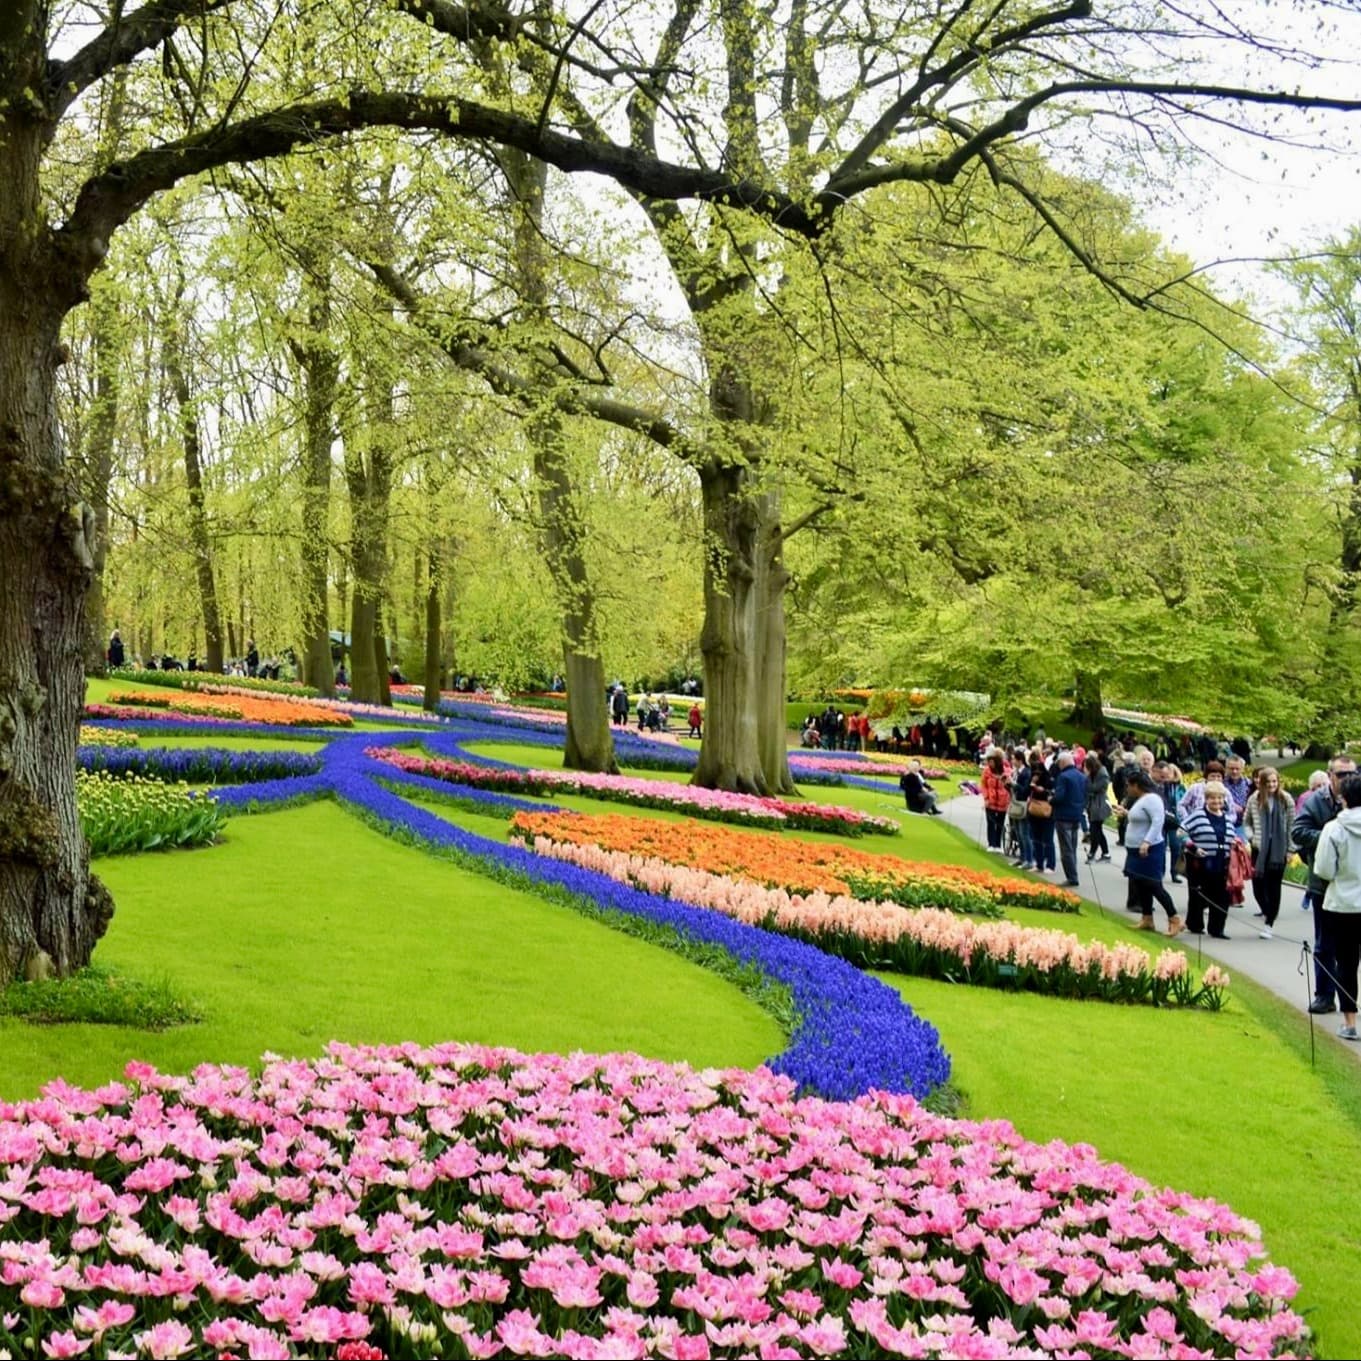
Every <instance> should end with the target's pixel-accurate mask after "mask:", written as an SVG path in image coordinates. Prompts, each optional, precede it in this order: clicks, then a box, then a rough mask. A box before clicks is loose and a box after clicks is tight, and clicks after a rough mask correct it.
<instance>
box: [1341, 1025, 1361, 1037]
mask: <svg viewBox="0 0 1361 1361" xmlns="http://www.w3.org/2000/svg"><path fill="white" fill-rule="evenodd" d="M1337 1035H1338V1038H1339V1039H1341V1040H1355V1039H1361V1035H1357V1033H1356V1027H1355V1026H1354V1025H1340V1026H1338V1028H1337Z"/></svg>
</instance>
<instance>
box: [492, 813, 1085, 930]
mask: <svg viewBox="0 0 1361 1361" xmlns="http://www.w3.org/2000/svg"><path fill="white" fill-rule="evenodd" d="M511 833H512V835H514V836H516V837H519V838H522V839H523V840H525V841H528V842H531V843H532V842H533V840H534V839H535V838H536V837H545V838H547V839H548V840H550V841H554V842H567V843H570V844H573V845H579V846H587V845H589V846H598V847H600V848H601V849H602V850H606V851H619V852H622V853H623V854H625V855H637V856H642V857H645V858H654V859H659V860H665V861H667V862H668V863H669V864H672V865H682V866H685V867H686V868H688V869H699V870H705V871H707V872H708V873H711V874H724V875H728V876H729V877H731V878H735V879H746V880H748V881H750V882H752V883H757V884H762V885H765V886H766V887H769V888H782V889H785V890H787V891H788V892H790V893H815V892H819V891H820V892H823V893H831V894H844V895H848V896H850V897H854V898H861V899H874V900H888V901H891V902H895V903H898V904H900V905H901V906H903V907H943V908H949V909H950V910H951V911H953V912H965V913H968V914H970V915H972V916H976V917H1000V916H1001V915H1002V912H1003V909H1004V908H1006V907H1034V908H1046V909H1049V910H1051V911H1055V912H1076V911H1077V910H1078V899H1077V898H1076V897H1075V896H1074V895H1073V894H1071V893H1068V892H1066V891H1065V890H1063V889H1061V888H1057V887H1054V886H1052V885H1049V884H1034V883H1031V882H1030V881H1029V880H1026V879H1018V878H1009V877H1007V876H1004V875H1000V874H989V873H988V872H987V871H985V870H970V869H963V868H961V867H960V866H957V865H936V864H930V863H927V862H921V861H911V860H899V859H898V858H897V857H896V856H892V855H882V854H876V853H875V852H873V851H863V850H860V849H859V848H858V847H855V846H840V845H837V846H832V845H824V844H821V843H817V842H811V841H801V840H798V839H796V838H794V837H786V836H781V835H780V834H779V833H778V832H774V833H771V832H756V831H746V830H741V829H738V828H735V827H729V826H725V825H723V824H715V823H705V824H704V825H703V826H700V825H699V824H693V825H692V824H690V823H688V822H684V823H668V822H658V821H655V820H654V819H651V818H634V817H628V816H627V815H621V814H617V813H602V814H595V813H528V812H520V813H516V815H515V817H514V818H513V819H512V821H511Z"/></svg>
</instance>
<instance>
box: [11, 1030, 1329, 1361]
mask: <svg viewBox="0 0 1361 1361" xmlns="http://www.w3.org/2000/svg"><path fill="white" fill-rule="evenodd" d="M127 1074H128V1080H127V1081H125V1082H110V1083H108V1084H106V1085H105V1086H103V1087H101V1088H99V1089H98V1090H97V1091H81V1090H78V1089H76V1088H72V1087H67V1086H64V1085H58V1086H57V1087H56V1088H55V1089H54V1090H53V1091H51V1092H50V1093H49V1094H48V1095H46V1096H45V1097H44V1098H42V1099H40V1100H38V1101H34V1102H31V1103H26V1104H21V1105H8V1106H0V1157H3V1161H4V1163H5V1166H6V1180H5V1194H4V1199H3V1201H0V1205H3V1209H0V1215H3V1217H4V1219H5V1220H6V1221H8V1222H7V1223H6V1224H5V1230H4V1240H5V1242H4V1245H3V1247H0V1262H3V1267H0V1270H2V1271H3V1277H2V1279H3V1282H4V1289H5V1291H6V1293H7V1294H9V1295H10V1297H11V1298H12V1300H13V1304H12V1306H9V1305H7V1306H6V1308H5V1309H4V1310H3V1311H0V1350H3V1351H5V1352H6V1353H8V1354H10V1355H14V1356H30V1355H44V1356H57V1357H60V1356H75V1355H79V1354H81V1353H82V1352H85V1351H87V1350H91V1349H92V1351H91V1354H97V1355H101V1356H113V1355H134V1354H136V1355H142V1356H152V1357H177V1356H213V1355H232V1356H246V1355H249V1356H258V1357H274V1356H278V1357H283V1356H290V1355H302V1356H335V1357H358V1356H367V1357H374V1356H383V1355H387V1356H393V1357H398V1356H448V1357H453V1356H474V1357H479V1356H492V1355H505V1354H511V1355H520V1356H560V1357H568V1358H592V1357H642V1356H661V1357H670V1358H680V1357H707V1356H739V1355H750V1356H792V1357H799V1356H838V1355H850V1356H862V1357H863V1356H869V1355H876V1354H892V1355H903V1356H934V1355H942V1356H955V1357H964V1356H971V1357H972V1356H976V1357H1040V1356H1052V1355H1073V1356H1084V1355H1085V1356H1128V1357H1163V1356H1166V1357H1174V1356H1185V1357H1192V1356H1244V1357H1275V1356H1280V1355H1301V1354H1306V1353H1307V1349H1308V1346H1309V1341H1310V1334H1309V1329H1308V1327H1307V1325H1306V1323H1305V1321H1304V1319H1303V1318H1301V1317H1300V1316H1299V1315H1298V1314H1297V1313H1295V1312H1293V1311H1292V1310H1291V1309H1290V1308H1289V1301H1290V1300H1291V1299H1293V1297H1294V1295H1295V1293H1296V1290H1297V1285H1296V1282H1295V1280H1294V1278H1293V1277H1292V1276H1291V1274H1290V1273H1289V1272H1288V1271H1286V1270H1285V1269H1284V1268H1281V1267H1276V1266H1272V1265H1271V1264H1270V1263H1269V1262H1268V1261H1267V1260H1266V1257H1265V1252H1264V1249H1263V1246H1262V1243H1261V1241H1260V1231H1259V1230H1258V1229H1257V1228H1256V1226H1255V1225H1253V1224H1251V1223H1250V1222H1248V1221H1246V1220H1243V1219H1240V1218H1239V1217H1238V1216H1237V1215H1235V1214H1234V1213H1233V1212H1232V1211H1231V1210H1229V1209H1228V1208H1227V1207H1225V1206H1223V1205H1220V1204H1217V1203H1215V1202H1213V1201H1209V1200H1203V1199H1198V1198H1196V1197H1193V1196H1190V1195H1186V1194H1183V1193H1179V1192H1175V1191H1167V1190H1157V1189H1155V1188H1154V1187H1153V1186H1151V1185H1149V1184H1148V1183H1147V1182H1145V1181H1143V1180H1142V1179H1141V1178H1139V1177H1136V1176H1134V1175H1133V1174H1132V1173H1130V1172H1128V1171H1126V1170H1125V1169H1124V1168H1122V1167H1120V1166H1118V1165H1116V1164H1112V1163H1105V1162H1102V1161H1100V1159H1099V1158H1098V1157H1097V1155H1096V1152H1095V1150H1094V1149H1092V1148H1091V1147H1090V1146H1088V1145H1082V1144H1079V1145H1072V1146H1070V1145H1065V1144H1062V1143H1059V1142H1058V1141H1054V1142H1051V1143H1049V1144H1045V1145H1043V1146H1041V1145H1038V1144H1034V1143H1031V1142H1029V1141H1028V1140H1026V1139H1023V1138H1022V1137H1021V1136H1020V1135H1019V1134H1018V1133H1017V1132H1016V1131H1015V1130H1014V1129H1013V1128H1012V1127H1011V1126H1010V1125H1008V1124H1006V1123H1005V1122H1004V1121H997V1120H994V1121H988V1122H986V1123H975V1122H970V1121H960V1120H951V1119H947V1118H944V1117H942V1116H937V1115H933V1114H930V1113H929V1112H927V1111H926V1110H925V1109H924V1108H923V1107H922V1106H920V1105H919V1104H918V1103H917V1102H915V1101H914V1100H912V1099H911V1098H910V1097H901V1096H891V1095H887V1094H885V1093H875V1094H872V1095H870V1096H867V1097H864V1098H861V1099H860V1100H857V1101H855V1102H851V1103H841V1102H829V1101H824V1100H820V1099H818V1098H813V1097H803V1098H800V1097H798V1096H796V1094H795V1090H794V1085H793V1083H791V1082H790V1081H788V1080H787V1079H783V1078H779V1077H776V1076H774V1075H772V1074H771V1073H769V1072H767V1071H765V1070H757V1071H756V1072H754V1073H747V1072H741V1071H738V1070H729V1071H727V1072H723V1073H716V1072H709V1073H696V1072H694V1071H692V1070H691V1069H689V1068H687V1067H685V1066H683V1065H671V1064H665V1063H660V1062H656V1061H653V1060H647V1059H643V1058H640V1057H638V1056H637V1055H632V1054H616V1055H611V1056H608V1057H592V1056H589V1055H583V1054H576V1055H572V1056H570V1057H561V1056H557V1055H550V1054H541V1055H524V1054H519V1053H515V1052H514V1051H511V1050H505V1049H488V1048H482V1047H475V1046H464V1045H454V1044H448V1045H442V1046H439V1047H436V1048H430V1049H421V1048H418V1047H417V1046H415V1045H404V1046H402V1047H400V1048H385V1049H358V1048H349V1047H345V1046H341V1045H332V1046H331V1048H330V1049H329V1051H328V1053H327V1056H326V1057H324V1058H322V1059H319V1060H316V1061H312V1062H308V1061H302V1060H291V1061H286V1060H279V1059H275V1060H273V1061H271V1062H269V1063H268V1064H267V1065H266V1066H265V1068H264V1071H263V1072H262V1073H260V1075H259V1076H254V1075H252V1074H251V1073H250V1071H249V1070H247V1069H246V1068H244V1067H234V1068H227V1067H221V1068H216V1067H210V1066H207V1065H205V1066H203V1067H201V1068H198V1069H196V1070H195V1072H194V1073H193V1075H192V1076H187V1077H171V1076H163V1075H162V1074H160V1073H158V1072H156V1071H155V1070H154V1069H152V1068H150V1067H148V1066H147V1065H143V1064H131V1065H129V1067H128V1070H127Z"/></svg>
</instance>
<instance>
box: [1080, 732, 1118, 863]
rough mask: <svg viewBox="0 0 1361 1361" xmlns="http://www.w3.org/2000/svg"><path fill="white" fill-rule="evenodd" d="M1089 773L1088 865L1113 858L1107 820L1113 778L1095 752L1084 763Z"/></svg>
mask: <svg viewBox="0 0 1361 1361" xmlns="http://www.w3.org/2000/svg"><path fill="white" fill-rule="evenodd" d="M1082 768H1083V769H1084V770H1085V771H1086V772H1087V863H1088V864H1089V865H1090V864H1091V863H1092V861H1093V860H1096V859H1101V860H1109V859H1110V858H1111V847H1110V842H1108V841H1107V840H1106V819H1107V818H1108V817H1110V815H1111V800H1110V792H1111V777H1110V774H1109V772H1108V771H1107V770H1106V767H1105V766H1103V765H1102V764H1101V760H1100V758H1099V757H1098V756H1097V755H1096V753H1095V752H1091V753H1089V754H1088V756H1087V759H1086V760H1085V761H1084V762H1083V763H1082Z"/></svg>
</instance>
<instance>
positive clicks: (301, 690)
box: [109, 666, 317, 699]
mask: <svg viewBox="0 0 1361 1361" xmlns="http://www.w3.org/2000/svg"><path fill="white" fill-rule="evenodd" d="M109 679H110V680H117V681H128V682H130V683H131V684H133V685H163V686H167V687H169V688H170V689H172V690H207V689H210V688H211V687H213V686H217V685H231V686H234V687H235V688H236V689H238V690H241V691H244V692H247V693H250V694H271V695H293V696H296V697H297V698H298V699H310V698H311V697H312V696H314V695H315V694H316V693H317V692H316V691H315V690H314V689H312V687H311V686H310V685H299V684H298V683H297V682H296V681H284V680H265V679H264V678H263V677H260V676H220V675H218V673H217V672H216V671H159V670H158V671H139V670H138V669H137V668H136V667H131V666H123V667H119V668H118V669H117V670H116V671H110V672H109Z"/></svg>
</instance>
